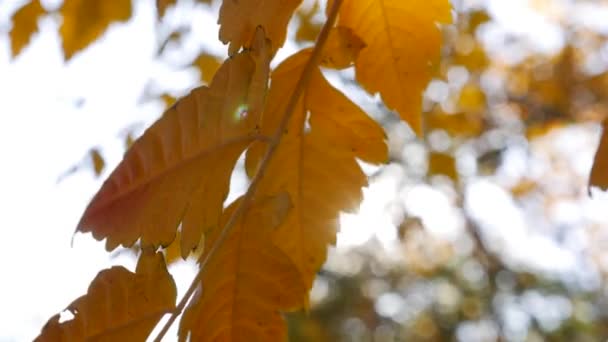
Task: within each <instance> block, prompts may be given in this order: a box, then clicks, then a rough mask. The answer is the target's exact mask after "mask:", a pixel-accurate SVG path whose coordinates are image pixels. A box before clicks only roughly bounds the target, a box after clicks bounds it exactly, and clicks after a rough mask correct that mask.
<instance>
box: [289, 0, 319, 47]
mask: <svg viewBox="0 0 608 342" xmlns="http://www.w3.org/2000/svg"><path fill="white" fill-rule="evenodd" d="M318 11H319V2H318V1H315V3H314V4H313V6H312V7H311V8H310V9H308V10H304V9H303V7H300V9H298V11H297V12H296V15H297V16H298V19H300V26H298V30H297V31H296V37H295V38H296V41H298V42H303V41H304V42H306V41H307V42H314V41H315V40H316V39H317V36H318V35H319V32H321V23H320V22H315V21H314V16H315V15H316V14H317V12H318Z"/></svg>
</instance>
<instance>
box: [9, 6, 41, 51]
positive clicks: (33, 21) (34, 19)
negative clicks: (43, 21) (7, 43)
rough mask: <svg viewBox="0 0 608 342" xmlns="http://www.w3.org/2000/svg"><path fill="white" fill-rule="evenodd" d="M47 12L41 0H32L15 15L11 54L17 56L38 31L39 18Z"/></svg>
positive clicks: (11, 35) (11, 33) (11, 34)
mask: <svg viewBox="0 0 608 342" xmlns="http://www.w3.org/2000/svg"><path fill="white" fill-rule="evenodd" d="M43 14H46V11H45V10H44V8H42V5H40V1H39V0H32V1H30V2H29V3H27V4H26V5H25V6H23V7H21V8H20V9H19V10H17V12H15V14H14V15H13V19H12V21H13V28H12V29H11V32H10V38H11V55H12V56H13V57H16V56H17V55H19V53H20V52H21V50H22V49H23V48H24V47H25V46H26V45H27V44H28V43H29V42H30V39H31V38H32V35H33V34H34V33H35V32H36V31H38V19H39V18H40V16H42V15H43Z"/></svg>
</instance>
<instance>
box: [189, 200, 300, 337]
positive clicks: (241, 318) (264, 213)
mask: <svg viewBox="0 0 608 342" xmlns="http://www.w3.org/2000/svg"><path fill="white" fill-rule="evenodd" d="M238 203H239V201H238V200H237V201H236V202H235V203H233V204H232V205H231V206H230V207H228V208H227V209H226V211H225V213H224V215H223V220H222V221H223V222H224V223H225V222H226V221H227V220H228V218H229V217H230V216H231V215H232V213H233V212H234V209H235V208H236V206H237V205H238ZM290 208H291V202H290V200H289V195H287V193H284V192H283V193H280V194H277V195H276V196H273V197H269V198H265V199H262V200H259V201H257V203H253V204H252V206H251V207H250V208H249V210H248V211H247V212H246V213H245V214H244V216H243V218H242V219H241V220H240V221H239V222H237V223H236V224H235V226H234V227H233V229H232V231H231V232H230V233H229V234H228V236H227V238H226V240H224V243H223V244H222V247H221V248H220V249H218V252H217V254H215V255H214V256H213V258H212V259H211V260H210V262H209V264H207V267H206V269H205V272H204V274H203V277H202V285H203V288H202V291H201V289H200V288H199V291H198V293H197V294H196V295H195V298H194V300H193V302H192V303H191V304H190V306H189V307H188V308H187V309H186V311H185V312H184V315H183V318H182V321H181V323H180V330H179V339H180V341H185V340H186V339H187V337H188V336H189V340H190V341H200V342H203V341H284V340H286V338H287V336H286V333H287V331H286V330H287V329H286V326H285V322H284V320H283V317H282V316H281V313H280V311H286V310H289V309H295V308H297V307H299V306H300V305H302V302H303V301H304V298H305V297H306V296H307V289H306V287H305V286H304V284H303V283H302V281H301V278H300V275H299V274H298V271H297V268H295V266H294V265H293V264H292V263H291V261H290V260H289V258H288V257H287V256H286V255H285V254H283V252H281V250H280V249H278V248H277V247H275V246H274V245H273V244H272V240H271V239H270V234H271V233H272V231H273V229H275V228H276V227H277V226H279V225H280V224H281V223H282V222H283V220H284V219H285V217H286V215H287V213H288V212H289V210H290ZM222 226H223V225H222ZM219 233H220V231H219V229H216V230H213V231H212V232H210V233H209V234H208V235H207V239H206V242H205V244H206V246H205V250H206V251H208V250H210V249H211V248H210V247H211V246H212V245H213V244H214V243H215V242H216V241H217V239H218V235H219ZM206 253H207V252H206Z"/></svg>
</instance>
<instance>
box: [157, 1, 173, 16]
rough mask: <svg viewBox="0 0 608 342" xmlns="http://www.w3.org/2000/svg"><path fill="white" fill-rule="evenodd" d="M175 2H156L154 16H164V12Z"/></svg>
mask: <svg viewBox="0 0 608 342" xmlns="http://www.w3.org/2000/svg"><path fill="white" fill-rule="evenodd" d="M176 2H177V0H156V14H157V15H158V17H159V18H162V17H164V16H165V12H166V11H167V8H168V7H169V6H175V3H176Z"/></svg>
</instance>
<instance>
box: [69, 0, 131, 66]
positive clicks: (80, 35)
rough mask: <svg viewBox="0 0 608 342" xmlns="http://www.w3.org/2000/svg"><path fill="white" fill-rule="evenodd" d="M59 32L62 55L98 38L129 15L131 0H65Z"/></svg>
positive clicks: (84, 46)
mask: <svg viewBox="0 0 608 342" xmlns="http://www.w3.org/2000/svg"><path fill="white" fill-rule="evenodd" d="M60 13H61V16H62V17H63V21H62V23H61V28H60V29H59V33H60V34H61V38H62V40H63V52H64V55H65V59H66V60H69V59H70V58H72V56H74V54H75V53H76V52H78V51H80V50H82V49H84V48H86V47H87V46H88V45H89V44H91V43H92V42H93V41H95V40H96V39H97V38H99V37H100V36H101V35H102V34H103V33H104V32H105V31H106V29H107V28H108V27H109V26H110V24H112V22H116V21H127V20H128V19H129V18H130V17H131V0H113V1H107V0H65V1H64V2H63V6H62V7H61V10H60Z"/></svg>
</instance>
